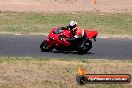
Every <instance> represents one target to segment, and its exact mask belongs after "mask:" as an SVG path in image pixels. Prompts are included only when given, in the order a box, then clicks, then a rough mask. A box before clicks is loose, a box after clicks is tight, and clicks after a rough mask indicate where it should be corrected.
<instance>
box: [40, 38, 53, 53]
mask: <svg viewBox="0 0 132 88" xmlns="http://www.w3.org/2000/svg"><path fill="white" fill-rule="evenodd" d="M40 49H41V50H42V52H50V51H52V50H53V49H54V48H53V46H49V42H48V41H47V40H44V41H43V42H42V43H41V45H40Z"/></svg>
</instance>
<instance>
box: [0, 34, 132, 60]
mask: <svg viewBox="0 0 132 88" xmlns="http://www.w3.org/2000/svg"><path fill="white" fill-rule="evenodd" d="M45 38H46V37H44V36H41V35H0V56H17V57H48V58H69V59H70V58H77V59H78V58H79V59H81V58H84V59H132V39H128V38H121V39H120V38H97V41H96V42H94V41H93V48H92V49H91V50H90V51H89V52H88V53H87V54H85V55H78V54H76V53H75V52H68V53H66V52H57V51H55V50H54V51H53V52H41V50H40V48H39V46H40V43H41V42H42V41H43V40H44V39H45Z"/></svg>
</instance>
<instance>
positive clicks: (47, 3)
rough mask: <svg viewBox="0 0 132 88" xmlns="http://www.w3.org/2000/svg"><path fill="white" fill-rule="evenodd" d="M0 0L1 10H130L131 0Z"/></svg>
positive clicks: (131, 8)
mask: <svg viewBox="0 0 132 88" xmlns="http://www.w3.org/2000/svg"><path fill="white" fill-rule="evenodd" d="M96 2H97V3H96V4H94V3H93V0H30V1H29V0H0V10H1V11H27V12H30V11H31V12H32V11H33V12H74V11H79V12H80V11H81V12H82V11H83V12H88V11H97V10H98V11H100V12H132V1H131V0H123V1H122V0H97V1H96Z"/></svg>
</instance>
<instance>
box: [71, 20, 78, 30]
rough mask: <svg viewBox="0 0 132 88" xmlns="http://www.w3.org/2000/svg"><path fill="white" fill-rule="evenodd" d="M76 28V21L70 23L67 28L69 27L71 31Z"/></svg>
mask: <svg viewBox="0 0 132 88" xmlns="http://www.w3.org/2000/svg"><path fill="white" fill-rule="evenodd" d="M76 26H77V22H76V21H70V23H69V27H70V29H71V30H72V29H74V28H75V27H76Z"/></svg>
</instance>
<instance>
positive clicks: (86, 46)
mask: <svg viewBox="0 0 132 88" xmlns="http://www.w3.org/2000/svg"><path fill="white" fill-rule="evenodd" d="M87 43H88V45H87ZM91 48H92V41H91V40H88V41H85V42H84V43H83V47H82V48H80V49H78V51H77V53H78V54H79V55H84V54H86V53H87V52H88V51H89V50H90V49H91Z"/></svg>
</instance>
